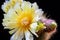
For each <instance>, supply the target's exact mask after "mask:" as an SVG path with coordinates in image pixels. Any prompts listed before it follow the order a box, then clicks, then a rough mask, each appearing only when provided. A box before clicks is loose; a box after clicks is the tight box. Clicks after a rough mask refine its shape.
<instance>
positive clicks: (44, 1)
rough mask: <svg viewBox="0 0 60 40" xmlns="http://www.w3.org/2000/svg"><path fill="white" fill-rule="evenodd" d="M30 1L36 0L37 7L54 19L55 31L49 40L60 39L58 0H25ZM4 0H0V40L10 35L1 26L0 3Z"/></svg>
mask: <svg viewBox="0 0 60 40" xmlns="http://www.w3.org/2000/svg"><path fill="white" fill-rule="evenodd" d="M26 1H30V2H32V3H33V2H37V4H38V6H39V8H42V9H43V11H44V12H45V13H47V16H49V18H51V19H54V20H55V21H56V22H57V24H58V27H57V33H56V34H55V35H54V36H53V37H51V39H50V40H60V38H59V37H60V33H59V32H60V30H59V29H60V27H59V26H60V25H59V24H60V17H59V16H60V13H59V12H60V11H59V1H58V0H26ZM3 2H4V0H0V40H9V39H10V37H11V35H10V34H9V33H8V31H9V30H4V29H3V26H2V24H1V23H2V19H3V14H4V12H3V11H2V10H1V5H2V4H3Z"/></svg>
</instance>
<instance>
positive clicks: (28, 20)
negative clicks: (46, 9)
mask: <svg viewBox="0 0 60 40" xmlns="http://www.w3.org/2000/svg"><path fill="white" fill-rule="evenodd" d="M12 1H15V3H14V4H12V3H9V2H12ZM16 1H17V2H16ZM21 1H22V0H21ZM21 1H20V2H19V1H18V0H10V1H8V3H5V4H6V6H5V4H3V6H2V10H3V11H4V12H6V14H4V19H3V23H2V24H3V26H5V27H4V28H5V29H10V30H11V31H9V33H10V34H13V33H14V34H13V36H12V37H11V39H10V40H22V39H23V37H24V35H25V38H26V40H33V35H32V34H31V32H32V33H33V34H34V35H36V36H37V37H38V35H37V34H36V31H37V30H39V29H36V28H37V27H38V28H40V27H42V26H43V25H42V24H39V25H42V26H38V24H37V22H38V21H39V20H40V17H41V16H42V14H43V11H42V9H39V8H38V6H37V4H36V3H30V2H26V1H22V3H21ZM43 28H44V26H43Z"/></svg>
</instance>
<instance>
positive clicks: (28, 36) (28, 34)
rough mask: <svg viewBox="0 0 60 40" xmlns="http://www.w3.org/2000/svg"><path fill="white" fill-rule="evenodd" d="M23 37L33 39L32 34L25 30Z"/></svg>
mask: <svg viewBox="0 0 60 40" xmlns="http://www.w3.org/2000/svg"><path fill="white" fill-rule="evenodd" d="M25 38H26V40H33V35H32V34H31V33H30V32H29V31H26V32H25Z"/></svg>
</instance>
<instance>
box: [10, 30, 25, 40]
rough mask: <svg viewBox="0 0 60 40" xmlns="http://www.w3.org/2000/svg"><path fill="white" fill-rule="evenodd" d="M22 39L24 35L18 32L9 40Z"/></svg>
mask: <svg viewBox="0 0 60 40" xmlns="http://www.w3.org/2000/svg"><path fill="white" fill-rule="evenodd" d="M23 37H24V34H23V33H22V32H20V30H18V31H17V32H16V33H15V34H13V36H12V37H11V38H10V40H22V38H23Z"/></svg>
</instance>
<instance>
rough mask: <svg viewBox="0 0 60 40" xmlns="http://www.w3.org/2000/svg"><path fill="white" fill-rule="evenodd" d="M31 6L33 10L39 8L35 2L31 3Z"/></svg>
mask: <svg viewBox="0 0 60 40" xmlns="http://www.w3.org/2000/svg"><path fill="white" fill-rule="evenodd" d="M32 8H33V9H34V10H37V9H38V8H39V7H38V5H37V3H36V2H35V3H33V4H32Z"/></svg>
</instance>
